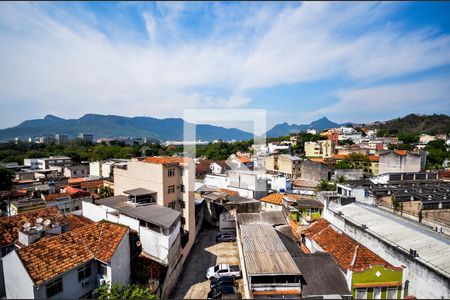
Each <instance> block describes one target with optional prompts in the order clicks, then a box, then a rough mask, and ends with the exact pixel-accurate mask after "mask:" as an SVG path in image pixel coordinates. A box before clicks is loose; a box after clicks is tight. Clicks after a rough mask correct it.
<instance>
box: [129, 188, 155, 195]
mask: <svg viewBox="0 0 450 300" xmlns="http://www.w3.org/2000/svg"><path fill="white" fill-rule="evenodd" d="M123 193H124V194H128V195H133V196H143V195H149V194H155V193H156V192H155V191H151V190H147V189H144V188H137V189H132V190H128V191H124V192H123Z"/></svg>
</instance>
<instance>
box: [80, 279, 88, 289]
mask: <svg viewBox="0 0 450 300" xmlns="http://www.w3.org/2000/svg"><path fill="white" fill-rule="evenodd" d="M89 284H90V281H89V279H88V280H85V281H83V282H81V287H82V288H85V287H87V286H89Z"/></svg>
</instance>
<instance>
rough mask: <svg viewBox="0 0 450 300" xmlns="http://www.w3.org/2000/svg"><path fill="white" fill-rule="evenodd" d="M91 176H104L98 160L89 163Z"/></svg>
mask: <svg viewBox="0 0 450 300" xmlns="http://www.w3.org/2000/svg"><path fill="white" fill-rule="evenodd" d="M89 174H91V175H93V176H102V169H101V165H100V162H99V161H98V160H97V161H92V162H90V163H89Z"/></svg>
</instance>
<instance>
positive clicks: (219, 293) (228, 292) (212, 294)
mask: <svg viewBox="0 0 450 300" xmlns="http://www.w3.org/2000/svg"><path fill="white" fill-rule="evenodd" d="M230 296H234V297H232V298H234V299H238V298H239V292H238V290H237V289H236V287H234V286H231V285H224V286H218V287H216V288H215V289H212V290H211V291H209V293H208V299H223V298H228V299H230V298H231V297H230ZM232 298H231V299H232Z"/></svg>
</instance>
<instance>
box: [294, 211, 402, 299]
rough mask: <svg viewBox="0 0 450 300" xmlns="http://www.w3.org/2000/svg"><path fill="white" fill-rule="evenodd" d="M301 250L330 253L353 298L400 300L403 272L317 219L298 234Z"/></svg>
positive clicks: (325, 221) (327, 223) (324, 221)
mask: <svg viewBox="0 0 450 300" xmlns="http://www.w3.org/2000/svg"><path fill="white" fill-rule="evenodd" d="M301 239H302V245H303V249H305V250H307V251H310V252H312V253H315V252H327V253H330V254H331V255H332V256H333V257H334V259H335V260H336V262H337V263H338V265H339V266H340V268H341V269H342V270H343V271H344V272H345V273H346V278H347V283H348V286H349V288H350V289H351V291H352V296H353V298H356V299H401V297H402V275H403V269H402V268H400V267H394V266H393V265H391V264H389V263H388V262H387V261H385V260H384V259H382V258H381V257H380V256H378V255H377V254H375V253H374V252H372V251H371V250H369V249H368V248H366V247H364V246H363V245H361V244H359V243H357V242H356V241H354V240H353V239H351V238H350V237H349V236H347V235H346V234H344V233H342V232H340V231H339V230H337V229H336V228H335V227H333V226H332V225H331V224H330V223H329V222H328V221H327V220H325V219H320V220H318V221H316V222H315V223H313V224H312V225H311V226H309V227H308V228H307V229H305V230H304V231H303V232H302V238H301Z"/></svg>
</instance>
